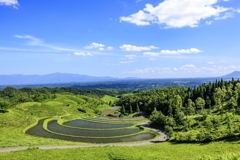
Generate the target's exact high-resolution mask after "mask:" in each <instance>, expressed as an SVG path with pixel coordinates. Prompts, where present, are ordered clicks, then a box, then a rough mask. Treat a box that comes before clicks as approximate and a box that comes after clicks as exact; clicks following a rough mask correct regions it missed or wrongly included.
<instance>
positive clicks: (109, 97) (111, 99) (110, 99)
mask: <svg viewBox="0 0 240 160" xmlns="http://www.w3.org/2000/svg"><path fill="white" fill-rule="evenodd" d="M118 99H119V98H117V97H112V96H109V95H104V96H103V97H102V98H101V100H102V101H104V102H106V103H109V102H115V101H117V100H118Z"/></svg>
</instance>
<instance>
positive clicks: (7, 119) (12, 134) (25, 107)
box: [0, 94, 110, 148]
mask: <svg viewBox="0 0 240 160" xmlns="http://www.w3.org/2000/svg"><path fill="white" fill-rule="evenodd" d="M109 107H110V106H108V105H106V104H104V102H103V101H101V100H98V99H95V98H90V97H86V96H76V95H72V94H57V98H56V99H52V100H46V101H43V102H26V103H21V104H18V105H17V106H16V107H14V108H11V109H9V110H8V112H7V113H0V120H1V121H0V128H1V129H0V137H1V138H0V148H3V147H16V146H33V145H45V144H46V145H48V144H53V145H58V144H76V143H75V142H68V141H61V140H54V139H47V138H40V137H34V136H29V135H26V134H25V131H26V130H27V129H28V128H30V127H31V126H34V125H35V124H36V123H37V121H38V120H39V119H42V118H44V117H56V119H57V118H58V117H62V118H61V121H67V120H72V119H77V118H85V117H94V116H95V115H96V110H100V111H101V110H103V109H105V108H109ZM78 108H83V109H84V110H86V113H84V112H80V111H78ZM66 115H69V116H66ZM78 144H79V143H78Z"/></svg>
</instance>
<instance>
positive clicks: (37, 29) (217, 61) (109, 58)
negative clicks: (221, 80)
mask: <svg viewBox="0 0 240 160" xmlns="http://www.w3.org/2000/svg"><path fill="white" fill-rule="evenodd" d="M0 20H1V25H0V37H1V38H0V59H1V63H0V75H10V74H23V75H31V74H37V75H44V74H50V73H55V72H61V73H74V74H81V75H91V76H111V77H120V78H122V77H139V78H184V77H215V76H222V75H225V74H228V73H231V72H233V71H236V70H240V64H239V59H240V54H239V53H240V45H239V42H240V36H239V28H240V21H239V20H240V1H239V0H194V1H192V0H157V1H156V0H114V1H107V2H106V1H104V0H87V1H77V0H73V1H71V2H70V1H66V0H62V1H59V0H51V1H47V0H35V1H29V0H0Z"/></svg>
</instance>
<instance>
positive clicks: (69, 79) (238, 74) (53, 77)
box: [0, 71, 240, 86]
mask: <svg viewBox="0 0 240 160" xmlns="http://www.w3.org/2000/svg"><path fill="white" fill-rule="evenodd" d="M202 78H205V77H202ZM208 78H213V79H214V78H215V79H219V78H224V79H230V78H240V71H234V72H232V73H229V74H226V75H224V76H220V77H208ZM138 79H142V78H136V77H126V78H117V77H110V76H102V77H97V76H89V75H81V74H72V73H60V72H56V73H50V74H46V75H36V74H34V75H22V74H12V75H0V85H2V86H4V85H36V84H60V83H88V82H104V81H119V80H138ZM158 79H161V78H158ZM176 79H182V78H176Z"/></svg>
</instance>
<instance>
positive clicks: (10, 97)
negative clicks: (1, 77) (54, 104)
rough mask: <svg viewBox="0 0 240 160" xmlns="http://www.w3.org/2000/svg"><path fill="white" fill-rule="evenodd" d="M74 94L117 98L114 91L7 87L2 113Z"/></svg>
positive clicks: (2, 97)
mask: <svg viewBox="0 0 240 160" xmlns="http://www.w3.org/2000/svg"><path fill="white" fill-rule="evenodd" d="M59 93H60V94H61V93H72V94H74V95H85V96H90V97H96V98H100V97H103V96H104V95H112V96H115V94H116V93H117V92H116V91H113V90H103V89H87V88H65V87H61V88H58V87H57V88H47V87H43V88H21V89H16V88H14V87H11V86H9V87H6V88H4V89H3V90H0V113H4V112H6V111H7V109H8V108H10V107H12V106H15V105H16V104H18V103H23V102H41V101H44V100H47V99H54V98H56V97H57V95H56V94H59Z"/></svg>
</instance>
